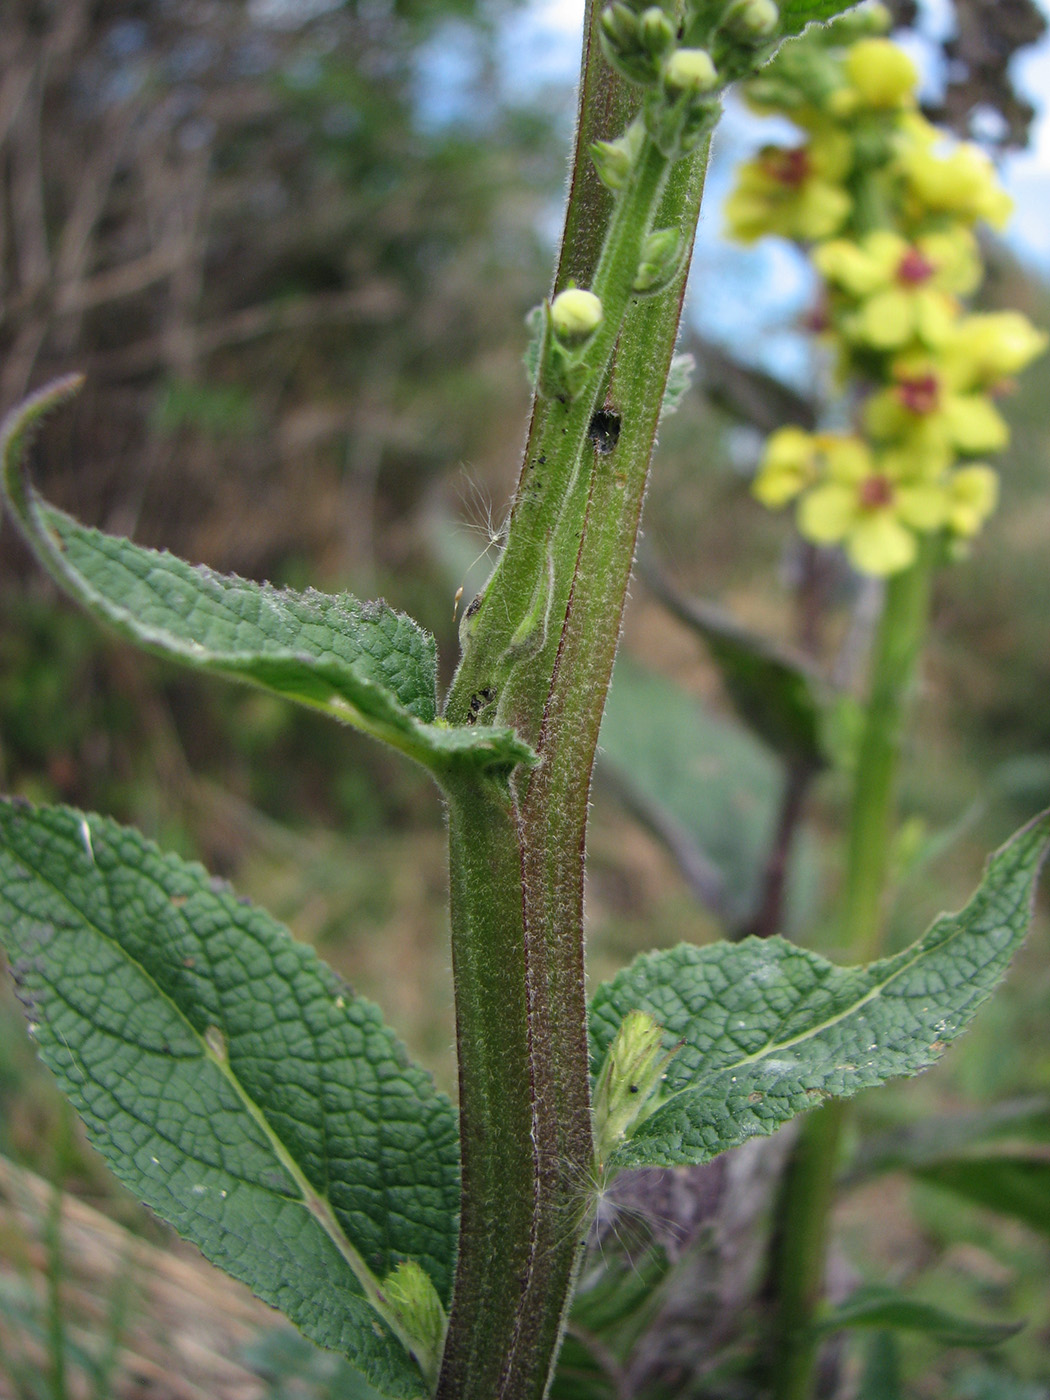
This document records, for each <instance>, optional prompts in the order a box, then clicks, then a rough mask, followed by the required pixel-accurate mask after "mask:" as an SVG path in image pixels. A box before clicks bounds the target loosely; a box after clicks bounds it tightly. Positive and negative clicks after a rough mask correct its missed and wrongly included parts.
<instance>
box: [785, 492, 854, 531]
mask: <svg viewBox="0 0 1050 1400" xmlns="http://www.w3.org/2000/svg"><path fill="white" fill-rule="evenodd" d="M856 517H857V493H856V492H855V491H853V490H851V489H850V487H848V486H842V485H840V484H839V483H838V482H834V481H829V482H828V483H827V485H825V486H816V487H814V489H813V490H812V491H807V492H806V494H805V495H804V496H803V497H802V500H801V501H800V502H799V506H798V516H797V519H798V528H799V530H800V532H801V533H802V534H803V535H805V537H806V539H807V540H813V541H814V543H816V544H838V542H839V540H842V539H845V537H846V535H847V534H848V533H849V531H850V529H851V528H852V526H853V524H854V521H855V520H856Z"/></svg>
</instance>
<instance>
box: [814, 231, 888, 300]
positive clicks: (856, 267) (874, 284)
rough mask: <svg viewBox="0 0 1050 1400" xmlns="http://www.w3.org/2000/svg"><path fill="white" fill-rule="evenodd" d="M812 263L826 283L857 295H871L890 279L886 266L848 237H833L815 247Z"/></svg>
mask: <svg viewBox="0 0 1050 1400" xmlns="http://www.w3.org/2000/svg"><path fill="white" fill-rule="evenodd" d="M813 265H814V267H815V268H816V269H817V271H818V272H819V273H820V275H821V277H823V278H824V280H825V281H826V282H830V283H832V285H833V286H836V287H841V288H842V290H843V291H844V292H849V293H850V295H851V296H855V297H866V296H870V295H871V293H872V292H874V291H876V290H877V289H878V288H879V287H884V286H885V285H886V283H887V282H888V281H889V276H888V275H887V273H886V270H885V268H883V267H882V266H880V264H879V262H878V261H877V260H876V259H875V258H872V257H871V256H870V255H869V253H868V252H867V250H866V249H865V248H862V247H861V246H860V244H858V243H854V242H852V241H851V240H850V239H848V238H833V239H831V240H830V241H829V242H827V243H822V244H821V245H820V247H819V248H815V249H814V250H813Z"/></svg>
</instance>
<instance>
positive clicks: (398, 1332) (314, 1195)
mask: <svg viewBox="0 0 1050 1400" xmlns="http://www.w3.org/2000/svg"><path fill="white" fill-rule="evenodd" d="M87 820H88V819H87V818H85V821H87ZM88 830H89V831H90V825H89V827H88ZM0 839H2V838H0ZM5 848H6V849H7V851H8V852H9V853H10V854H11V856H12V857H13V858H14V859H15V860H16V861H17V862H18V863H19V864H21V865H24V866H25V867H26V868H27V869H28V870H29V871H30V873H31V874H32V875H33V876H34V877H35V878H36V879H37V880H39V881H40V883H41V884H42V885H45V886H46V887H47V888H48V889H50V890H51V891H52V893H53V894H54V895H55V896H56V898H57V899H58V901H59V902H61V903H63V904H65V905H66V907H67V908H69V909H70V910H72V912H73V913H74V914H75V915H76V916H77V917H78V918H80V919H82V920H83V921H84V923H85V924H87V925H88V927H89V928H91V929H93V930H94V932H95V934H96V936H97V937H98V938H100V939H101V940H102V941H103V942H105V943H108V944H109V945H110V946H111V947H113V948H115V949H116V950H117V951H118V952H119V953H120V955H121V956H122V957H123V958H126V959H127V961H128V962H129V963H130V964H131V965H132V966H133V967H135V968H136V969H137V970H138V972H139V973H140V974H141V976H142V977H143V978H144V979H145V980H146V981H147V982H148V983H149V984H150V986H151V987H153V989H154V991H155V992H156V995H157V996H158V997H160V998H161V1000H162V1001H164V1002H165V1003H166V1004H167V1005H168V1007H169V1008H170V1009H171V1011H172V1012H173V1013H174V1015H175V1016H176V1017H177V1018H178V1019H179V1020H180V1021H181V1022H182V1023H183V1024H184V1025H185V1027H186V1028H187V1030H188V1031H189V1032H190V1035H191V1036H192V1038H193V1039H194V1040H195V1041H196V1042H197V1043H198V1044H199V1046H200V1048H201V1052H202V1055H203V1057H204V1058H205V1059H206V1060H208V1061H209V1062H210V1063H211V1064H212V1065H214V1066H215V1068H216V1069H217V1070H218V1071H219V1073H220V1074H221V1075H222V1076H223V1078H224V1079H225V1080H226V1081H227V1082H228V1084H229V1085H230V1087H231V1088H232V1089H233V1091H234V1093H235V1094H236V1096H237V1097H238V1098H239V1099H240V1101H241V1103H242V1104H243V1106H244V1108H245V1109H246V1111H247V1112H248V1114H249V1116H250V1117H251V1118H252V1119H253V1120H254V1121H255V1123H256V1124H257V1125H258V1127H259V1128H260V1129H261V1131H262V1132H263V1134H264V1136H265V1137H266V1139H267V1141H268V1142H269V1144H270V1146H271V1148H272V1149H273V1152H274V1155H275V1156H276V1158H277V1160H278V1161H279V1162H280V1164H281V1166H282V1167H284V1169H285V1170H286V1171H287V1173H288V1175H289V1176H290V1177H291V1179H292V1181H293V1182H294V1183H295V1185H296V1187H297V1188H298V1190H299V1193H300V1195H301V1197H302V1200H301V1204H302V1205H304V1206H305V1207H306V1209H307V1211H308V1212H309V1213H310V1215H311V1216H313V1218H314V1219H315V1220H317V1222H318V1224H319V1225H320V1226H321V1228H322V1229H323V1230H324V1232H325V1234H326V1235H328V1237H329V1239H330V1240H331V1241H332V1243H333V1245H335V1247H336V1249H337V1250H338V1251H339V1254H340V1255H341V1257H342V1258H343V1259H344V1260H345V1262H346V1264H347V1266H348V1267H349V1268H350V1270H351V1272H352V1273H353V1274H354V1277H355V1278H356V1279H357V1281H358V1283H359V1284H360V1285H361V1288H362V1290H363V1292H364V1295H365V1298H366V1299H367V1301H368V1302H369V1303H370V1304H371V1306H372V1307H373V1308H374V1309H375V1311H376V1312H377V1313H378V1314H379V1316H380V1317H382V1319H383V1321H384V1322H385V1323H386V1324H387V1325H388V1326H389V1327H390V1330H391V1331H392V1332H393V1333H394V1335H395V1336H396V1337H397V1339H398V1341H399V1342H400V1343H401V1345H402V1346H403V1347H404V1348H405V1350H406V1351H407V1352H409V1353H411V1350H412V1348H411V1344H410V1342H409V1340H408V1338H407V1337H406V1335H405V1333H404V1330H403V1328H401V1326H400V1324H399V1323H398V1320H397V1318H396V1317H395V1316H394V1315H393V1313H392V1311H391V1310H390V1309H389V1308H388V1307H387V1306H386V1304H385V1302H384V1300H383V1296H382V1293H381V1291H380V1287H379V1281H378V1280H377V1279H376V1277H375V1275H374V1274H373V1273H372V1271H371V1270H370V1269H369V1267H368V1265H367V1264H366V1263H365V1261H364V1259H363V1258H362V1257H361V1255H360V1254H359V1253H358V1251H357V1250H356V1249H355V1247H354V1245H353V1244H352V1243H351V1241H350V1240H349V1239H348V1238H347V1236H346V1234H345V1232H344V1231H343V1229H342V1226H341V1225H340V1224H339V1221H338V1219H337V1218H336V1215H335V1212H334V1210H333V1208H332V1204H331V1202H330V1201H329V1199H328V1197H327V1195H323V1194H322V1193H321V1192H319V1191H316V1190H315V1189H314V1188H313V1187H312V1186H311V1185H310V1183H309V1181H308V1180H307V1178H306V1176H305V1175H304V1174H303V1172H302V1170H301V1168H300V1167H299V1165H298V1163H297V1162H296V1161H295V1158H294V1157H293V1156H292V1155H291V1152H290V1151H289V1149H288V1148H287V1147H286V1146H285V1144H284V1142H283V1141H282V1140H281V1138H280V1136H279V1135H278V1134H277V1132H276V1130H275V1129H274V1128H273V1127H272V1126H271V1124H270V1122H269V1119H268V1118H267V1117H266V1114H265V1113H264V1111H263V1109H262V1108H261V1107H260V1106H259V1104H257V1103H256V1102H255V1100H254V1099H253V1098H252V1096H251V1095H250V1094H249V1093H248V1091H247V1089H246V1088H245V1086H244V1085H243V1084H242V1083H241V1081H240V1079H239V1078H238V1076H237V1075H236V1074H235V1073H234V1072H233V1070H232V1068H231V1067H230V1064H229V1061H228V1060H224V1059H223V1058H222V1057H221V1056H219V1055H217V1054H216V1053H215V1052H214V1051H213V1050H212V1049H211V1047H210V1046H209V1044H208V1042H207V1040H206V1039H205V1037H204V1036H203V1035H202V1034H201V1033H200V1032H199V1031H198V1030H197V1029H196V1027H195V1026H194V1025H193V1023H192V1021H190V1019H189V1017H188V1016H187V1015H186V1013H185V1012H184V1011H183V1010H182V1008H181V1007H180V1006H179V1005H178V1003H177V1002H176V1001H175V1000H174V999H173V998H172V997H171V995H170V994H169V993H168V992H166V991H165V990H164V988H163V987H161V986H160V984H159V983H158V982H157V980H156V978H155V977H154V976H153V974H152V973H150V972H149V971H148V970H147V969H146V968H145V967H144V966H143V964H142V963H141V962H140V961H139V959H138V958H136V957H134V956H133V955H132V954H131V953H129V952H128V950H127V949H126V948H125V947H124V946H123V944H121V943H120V941H119V940H118V939H117V938H116V937H115V936H114V935H112V934H110V933H108V932H107V931H106V930H105V929H104V928H102V927H101V926H100V925H99V924H98V923H97V921H96V919H95V918H93V917H92V916H91V915H89V914H87V913H86V912H85V911H84V910H83V909H81V908H79V907H78V906H77V905H76V904H75V903H74V902H73V900H72V899H71V898H70V897H69V895H67V894H66V893H65V891H64V890H62V889H60V888H59V887H58V886H57V885H56V884H55V883H54V881H53V880H52V878H51V877H50V876H48V875H46V874H44V873H43V872H42V871H41V870H40V869H39V867H38V866H36V865H35V864H34V863H33V862H32V860H30V859H27V858H26V857H25V856H24V855H23V853H22V852H21V851H15V850H14V849H13V848H12V847H11V846H10V845H8V844H6V843H5ZM86 855H87V853H86V852H85V856H86ZM89 858H90V859H91V863H92V864H93V865H94V866H95V868H96V870H98V869H99V867H98V865H97V862H96V861H95V860H94V858H93V857H89ZM99 875H100V877H101V875H102V872H101V871H99ZM106 896H107V901H108V900H109V897H110V891H109V889H108V887H107V890H106ZM196 936H197V935H195V937H196ZM50 985H51V986H52V990H53V991H54V990H55V987H54V984H53V983H51V984H50ZM66 1004H67V1005H71V1004H70V1003H69V1002H68V1001H67V1003H66ZM71 1009H75V1008H71ZM79 1014H81V1015H83V1012H80V1013H79ZM175 1145H176V1146H178V1144H175ZM180 1150H184V1149H180Z"/></svg>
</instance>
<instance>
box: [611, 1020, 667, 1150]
mask: <svg viewBox="0 0 1050 1400" xmlns="http://www.w3.org/2000/svg"><path fill="white" fill-rule="evenodd" d="M663 1038H664V1033H663V1029H662V1027H661V1026H659V1025H658V1024H657V1022H656V1021H654V1020H653V1018H652V1017H651V1016H650V1015H649V1014H648V1012H645V1011H638V1010H636V1011H629V1012H628V1013H627V1015H626V1016H625V1017H624V1018H623V1021H622V1022H621V1024H620V1029H619V1030H618V1031H617V1032H616V1038H615V1039H614V1041H613V1043H612V1045H610V1047H609V1051H608V1054H607V1055H606V1058H605V1064H604V1065H603V1066H602V1070H601V1074H600V1075H599V1076H598V1083H597V1084H596V1085H595V1091H594V1146H595V1153H596V1155H597V1158H598V1164H599V1166H600V1167H603V1168H604V1167H605V1166H606V1165H607V1164H608V1162H609V1159H610V1157H611V1156H612V1155H613V1154H614V1153H615V1151H616V1149H617V1148H618V1147H619V1146H620V1144H621V1143H622V1142H623V1141H624V1139H625V1138H627V1137H629V1136H630V1133H631V1131H632V1129H634V1128H635V1127H637V1125H638V1124H639V1123H641V1122H642V1121H644V1119H646V1118H648V1117H649V1115H650V1114H651V1113H653V1112H654V1111H655V1109H656V1108H657V1107H658V1106H659V1089H660V1086H661V1084H662V1083H663V1078H664V1071H665V1069H666V1068H667V1065H668V1062H669V1061H670V1060H671V1058H672V1057H673V1056H674V1054H675V1053H676V1052H675V1050H672V1051H671V1052H670V1053H667V1052H666V1051H665V1050H664V1048H663Z"/></svg>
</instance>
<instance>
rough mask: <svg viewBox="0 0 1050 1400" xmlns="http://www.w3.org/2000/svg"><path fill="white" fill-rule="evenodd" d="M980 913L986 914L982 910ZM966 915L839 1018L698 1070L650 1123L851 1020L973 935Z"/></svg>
mask: <svg viewBox="0 0 1050 1400" xmlns="http://www.w3.org/2000/svg"><path fill="white" fill-rule="evenodd" d="M1017 907H1018V905H1017V903H1016V901H1015V902H1014V904H1013V905H1012V907H1011V910H1010V914H1009V915H1006V916H1004V921H1005V919H1007V918H1010V917H1012V916H1013V915H1014V914H1015V913H1016V912H1017ZM981 912H982V913H983V911H981ZM965 913H966V911H965V910H962V911H960V913H959V914H957V915H948V916H945V917H949V918H954V919H956V920H957V921H958V923H957V927H956V928H955V929H954V931H952V932H950V933H948V934H947V935H946V936H945V937H944V938H942V939H941V940H940V941H939V942H938V944H937V945H936V947H935V948H922V947H921V946H920V950H919V951H917V952H916V954H915V956H914V957H913V958H911V959H909V960H908V961H907V962H905V963H902V964H901V965H900V966H899V967H896V968H894V970H893V972H891V973H890V975H889V976H888V977H886V979H885V980H884V981H882V982H878V983H876V985H875V986H873V987H872V988H870V990H869V991H868V992H866V993H865V994H864V996H862V997H860V998H858V1000H857V1001H855V1002H853V1003H851V1005H850V1006H848V1007H846V1008H845V1009H844V1010H842V1011H840V1012H839V1013H838V1014H837V1015H835V1016H830V1017H828V1019H827V1020H826V1021H822V1022H821V1023H820V1025H819V1026H816V1027H811V1028H810V1029H809V1030H806V1031H802V1032H800V1033H799V1034H798V1035H795V1036H791V1037H790V1038H789V1039H787V1040H782V1041H774V1040H769V1041H767V1042H766V1044H765V1045H764V1046H763V1047H762V1048H761V1049H760V1050H756V1051H754V1052H753V1053H752V1054H750V1055H745V1056H743V1057H742V1058H741V1059H739V1060H735V1061H733V1062H731V1063H729V1064H726V1065H722V1066H721V1067H720V1068H719V1069H717V1070H708V1071H706V1072H705V1071H702V1070H701V1071H699V1072H698V1074H697V1075H696V1076H695V1077H694V1079H693V1081H692V1082H691V1083H690V1084H687V1085H683V1086H682V1088H680V1089H676V1090H674V1092H673V1093H671V1094H669V1095H668V1096H667V1098H666V1099H665V1100H664V1102H663V1103H662V1104H661V1105H660V1107H659V1109H658V1110H657V1111H656V1113H655V1114H654V1115H653V1117H652V1119H650V1120H649V1122H650V1123H652V1124H653V1126H654V1127H655V1125H656V1124H655V1120H656V1119H657V1118H658V1117H659V1116H660V1115H662V1113H663V1112H664V1110H665V1109H667V1108H668V1107H670V1105H671V1104H673V1103H674V1102H675V1100H676V1099H679V1098H681V1097H682V1096H683V1095H685V1094H697V1093H701V1092H702V1091H703V1089H704V1087H705V1086H706V1085H709V1084H711V1083H712V1082H714V1081H715V1080H716V1079H719V1078H721V1076H722V1075H724V1074H728V1073H731V1072H732V1071H733V1070H740V1069H746V1068H748V1067H749V1066H750V1065H753V1064H757V1063H758V1062H759V1061H760V1060H763V1059H765V1058H766V1057H767V1056H769V1055H770V1054H775V1053H776V1054H779V1053H781V1052H783V1051H785V1050H791V1049H793V1048H794V1047H795V1046H797V1045H801V1044H804V1043H805V1042H806V1041H809V1040H813V1039H814V1038H815V1037H816V1036H818V1035H821V1034H823V1032H824V1031H827V1030H830V1029H831V1028H832V1027H833V1026H836V1025H839V1024H840V1023H841V1022H842V1021H845V1020H847V1019H848V1018H849V1017H851V1016H854V1015H856V1014H857V1013H858V1012H859V1011H860V1010H861V1009H862V1008H863V1007H864V1006H866V1005H868V1003H869V1002H872V1001H875V1000H877V999H878V998H879V997H881V996H882V995H883V993H884V992H885V991H886V989H887V987H889V986H890V984H891V983H892V982H894V981H895V980H896V979H897V978H898V977H901V976H903V975H904V973H906V972H908V971H910V969H911V968H913V967H915V966H916V964H917V963H919V962H921V961H922V960H923V959H924V958H926V957H928V956H930V955H931V954H932V953H934V952H937V951H940V950H941V949H943V948H946V947H948V946H950V944H951V943H952V942H954V941H955V939H957V938H961V937H962V936H963V935H964V934H967V933H970V932H971V931H972V929H973V925H974V924H975V923H976V922H977V919H978V915H976V914H975V915H973V916H972V918H971V919H969V920H966V921H964V920H963V915H964V914H965ZM931 932H932V930H931ZM927 936H928V935H927ZM922 942H925V939H924V940H922ZM894 961H895V960H894ZM831 966H832V967H834V964H831ZM841 970H842V971H846V969H844V968H843V969H841ZM794 1010H797V1008H794ZM643 1131H644V1128H643Z"/></svg>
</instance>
